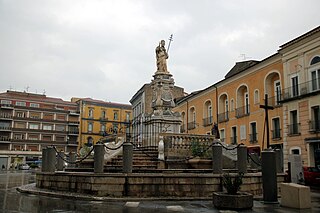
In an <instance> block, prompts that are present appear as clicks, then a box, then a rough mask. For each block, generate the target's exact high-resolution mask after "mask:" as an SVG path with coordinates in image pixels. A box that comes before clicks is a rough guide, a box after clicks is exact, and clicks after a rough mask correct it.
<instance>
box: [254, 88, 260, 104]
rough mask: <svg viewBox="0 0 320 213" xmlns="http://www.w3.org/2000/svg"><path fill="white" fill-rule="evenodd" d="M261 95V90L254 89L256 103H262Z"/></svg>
mask: <svg viewBox="0 0 320 213" xmlns="http://www.w3.org/2000/svg"><path fill="white" fill-rule="evenodd" d="M259 100H260V97H259V90H257V89H256V90H255V91H254V104H258V103H260V101H259Z"/></svg>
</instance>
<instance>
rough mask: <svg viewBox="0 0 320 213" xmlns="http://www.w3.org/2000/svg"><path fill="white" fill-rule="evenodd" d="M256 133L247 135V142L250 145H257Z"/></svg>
mask: <svg viewBox="0 0 320 213" xmlns="http://www.w3.org/2000/svg"><path fill="white" fill-rule="evenodd" d="M257 135H258V133H254V134H249V141H250V143H257V142H258V136H257Z"/></svg>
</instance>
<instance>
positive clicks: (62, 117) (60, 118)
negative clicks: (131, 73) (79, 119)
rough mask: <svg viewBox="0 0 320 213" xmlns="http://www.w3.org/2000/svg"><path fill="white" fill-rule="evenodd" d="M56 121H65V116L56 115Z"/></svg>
mask: <svg viewBox="0 0 320 213" xmlns="http://www.w3.org/2000/svg"><path fill="white" fill-rule="evenodd" d="M57 120H58V121H65V120H66V115H65V114H57Z"/></svg>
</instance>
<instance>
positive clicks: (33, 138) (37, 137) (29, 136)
mask: <svg viewBox="0 0 320 213" xmlns="http://www.w3.org/2000/svg"><path fill="white" fill-rule="evenodd" d="M28 139H29V140H32V141H37V140H39V135H38V134H29V135H28Z"/></svg>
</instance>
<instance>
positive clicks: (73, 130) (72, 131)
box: [68, 129, 79, 135]
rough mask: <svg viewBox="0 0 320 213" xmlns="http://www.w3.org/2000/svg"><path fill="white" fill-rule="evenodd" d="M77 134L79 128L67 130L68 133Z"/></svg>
mask: <svg viewBox="0 0 320 213" xmlns="http://www.w3.org/2000/svg"><path fill="white" fill-rule="evenodd" d="M78 134H79V130H77V129H72V130H69V131H68V135H78Z"/></svg>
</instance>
